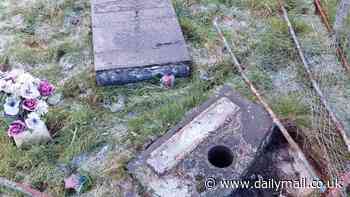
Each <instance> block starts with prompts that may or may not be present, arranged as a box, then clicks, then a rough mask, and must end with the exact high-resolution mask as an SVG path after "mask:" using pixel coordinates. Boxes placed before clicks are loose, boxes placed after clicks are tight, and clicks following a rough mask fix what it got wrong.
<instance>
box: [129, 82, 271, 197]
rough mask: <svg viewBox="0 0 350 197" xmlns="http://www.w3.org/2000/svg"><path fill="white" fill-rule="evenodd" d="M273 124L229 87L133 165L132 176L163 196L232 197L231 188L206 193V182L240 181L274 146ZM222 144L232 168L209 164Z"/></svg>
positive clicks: (194, 111)
mask: <svg viewBox="0 0 350 197" xmlns="http://www.w3.org/2000/svg"><path fill="white" fill-rule="evenodd" d="M272 128H273V123H272V121H271V119H270V117H269V116H268V114H267V113H266V112H265V111H264V110H263V108H262V107H261V106H259V105H257V104H254V103H252V102H249V101H247V100H245V99H243V98H242V97H241V96H240V95H238V94H237V93H236V92H233V91H232V90H231V89H230V88H229V87H224V88H223V89H222V90H221V91H220V92H219V93H218V94H217V95H215V96H214V97H213V98H211V99H209V100H208V101H207V102H205V103H204V104H202V105H201V106H199V107H198V108H196V109H194V110H193V111H192V112H191V113H190V114H189V115H187V116H186V117H185V119H184V120H183V121H182V122H180V123H179V124H178V125H177V126H176V127H175V128H173V129H171V130H170V131H169V132H168V133H167V134H165V135H164V136H163V137H161V138H160V139H159V140H157V141H156V142H155V143H153V144H152V145H151V146H150V147H149V148H147V150H145V151H144V152H143V153H141V154H140V156H139V157H137V158H136V159H135V160H133V161H132V162H130V163H129V165H128V169H129V171H130V172H131V173H132V174H133V175H134V176H135V177H136V178H137V179H138V180H139V181H140V183H141V184H142V185H143V186H144V187H145V188H147V189H148V190H149V191H150V192H151V193H152V195H158V196H184V197H186V196H199V195H201V196H226V195H229V194H230V193H231V192H232V191H231V190H230V189H217V190H215V191H208V190H205V187H204V181H205V179H206V178H209V177H214V178H216V179H217V180H220V179H223V178H225V179H239V178H240V177H241V176H243V175H245V174H246V169H248V167H249V166H250V165H251V164H252V163H253V161H254V160H255V159H256V157H257V156H258V155H259V153H260V150H262V149H263V147H265V145H266V144H268V142H269V141H270V135H271V133H272ZM217 145H222V146H225V147H226V148H228V149H229V150H230V151H231V152H232V155H233V162H232V164H230V165H228V166H226V167H224V168H219V167H216V166H214V165H213V164H212V163H211V162H209V161H208V152H209V150H211V148H212V147H214V146H217Z"/></svg>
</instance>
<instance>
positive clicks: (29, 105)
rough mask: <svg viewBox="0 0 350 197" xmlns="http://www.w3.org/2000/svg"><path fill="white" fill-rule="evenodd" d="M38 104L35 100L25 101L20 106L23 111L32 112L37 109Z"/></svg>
mask: <svg viewBox="0 0 350 197" xmlns="http://www.w3.org/2000/svg"><path fill="white" fill-rule="evenodd" d="M38 104H39V102H38V100H37V99H25V100H24V101H23V104H22V106H23V109H25V110H27V111H31V112H33V111H35V110H36V108H37V107H38Z"/></svg>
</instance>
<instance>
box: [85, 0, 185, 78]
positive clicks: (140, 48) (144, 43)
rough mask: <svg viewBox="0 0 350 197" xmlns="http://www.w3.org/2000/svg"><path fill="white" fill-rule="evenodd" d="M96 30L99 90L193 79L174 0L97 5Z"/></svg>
mask: <svg viewBox="0 0 350 197" xmlns="http://www.w3.org/2000/svg"><path fill="white" fill-rule="evenodd" d="M92 30H93V45H94V60H95V71H96V81H97V83H98V84H99V85H114V84H126V83H132V82H138V81H143V80H149V79H152V78H154V77H157V76H163V75H164V74H165V73H167V72H171V73H172V74H174V75H175V76H176V77H186V76H188V75H189V74H190V67H189V65H190V64H191V58H190V56H189V53H188V50H187V48H186V43H185V40H184V37H183V34H182V31H181V28H180V25H179V23H178V20H177V17H176V13H175V10H174V8H173V6H172V4H171V1H170V0H118V1H117V0H111V1H106V0H92Z"/></svg>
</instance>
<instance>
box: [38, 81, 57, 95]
mask: <svg viewBox="0 0 350 197" xmlns="http://www.w3.org/2000/svg"><path fill="white" fill-rule="evenodd" d="M38 89H39V92H40V94H41V96H51V95H52V94H53V93H54V92H55V86H53V85H52V84H51V83H49V82H48V81H41V82H40V84H39V87H38Z"/></svg>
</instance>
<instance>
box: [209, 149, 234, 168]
mask: <svg viewBox="0 0 350 197" xmlns="http://www.w3.org/2000/svg"><path fill="white" fill-rule="evenodd" d="M208 161H209V162H210V163H211V164H212V165H213V166H215V167H218V168H226V167H228V166H230V165H231V164H232V162H233V153H232V151H231V150H230V149H229V148H228V147H226V146H220V145H219V146H214V147H213V148H211V149H210V150H209V152H208Z"/></svg>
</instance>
